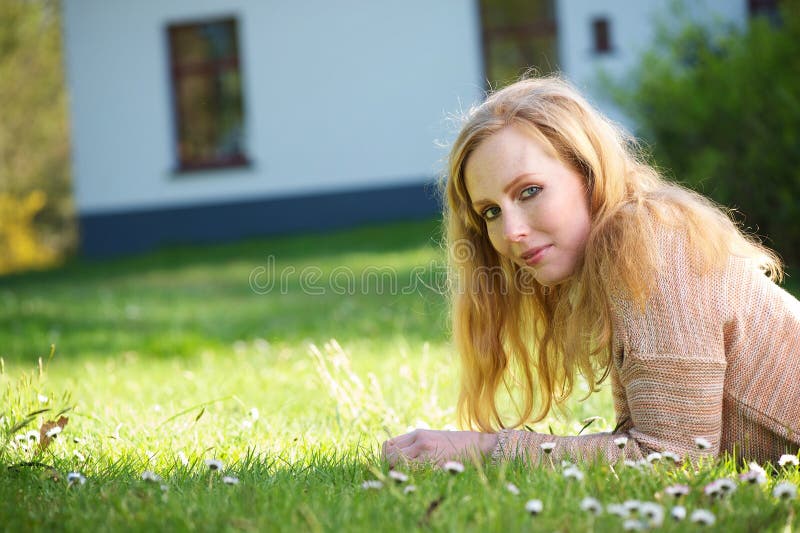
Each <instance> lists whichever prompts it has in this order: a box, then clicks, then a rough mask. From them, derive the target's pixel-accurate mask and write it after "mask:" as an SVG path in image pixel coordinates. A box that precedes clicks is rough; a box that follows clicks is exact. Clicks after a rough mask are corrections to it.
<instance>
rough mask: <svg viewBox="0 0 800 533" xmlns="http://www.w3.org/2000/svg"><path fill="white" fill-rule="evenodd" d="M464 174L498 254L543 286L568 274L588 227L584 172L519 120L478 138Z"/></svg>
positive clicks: (581, 250)
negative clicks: (559, 156)
mask: <svg viewBox="0 0 800 533" xmlns="http://www.w3.org/2000/svg"><path fill="white" fill-rule="evenodd" d="M464 174H465V176H464V177H465V181H466V186H467V191H468V192H469V196H470V198H471V200H472V208H473V209H474V210H475V212H476V213H478V215H480V216H481V217H482V218H483V219H484V220H485V221H486V230H487V232H488V234H489V240H490V241H491V243H492V246H493V247H494V249H495V250H497V252H498V253H499V254H501V255H502V256H504V257H506V258H508V259H509V260H511V261H512V262H514V263H516V264H517V265H519V266H521V267H523V268H526V269H530V270H531V272H532V274H533V276H534V277H535V278H536V280H537V281H538V282H539V283H541V284H542V285H545V286H553V285H557V284H559V283H561V282H563V281H565V280H567V279H568V278H569V277H570V276H572V274H573V273H574V272H575V270H576V268H577V267H578V265H579V263H580V262H581V261H582V259H583V254H584V250H585V248H586V240H587V238H588V236H589V229H590V216H589V205H588V203H589V202H588V194H587V191H586V183H585V180H584V178H583V177H581V176H580V175H579V174H578V173H577V172H575V171H574V170H573V169H571V168H570V167H568V166H566V165H564V164H563V163H561V162H560V161H559V160H558V159H554V158H552V157H550V156H549V155H548V154H547V153H546V152H545V151H544V150H543V149H542V148H541V146H540V145H539V143H538V142H537V141H536V140H534V137H533V136H532V135H531V134H530V133H529V132H527V131H526V130H525V129H524V128H523V127H521V126H517V125H511V126H508V127H506V128H504V129H502V130H500V131H499V132H497V133H495V134H494V135H492V136H491V137H489V138H487V139H486V140H484V141H483V142H481V144H479V145H478V147H477V148H476V149H475V151H473V152H472V154H471V155H470V156H469V158H468V159H467V164H466V167H465V169H464Z"/></svg>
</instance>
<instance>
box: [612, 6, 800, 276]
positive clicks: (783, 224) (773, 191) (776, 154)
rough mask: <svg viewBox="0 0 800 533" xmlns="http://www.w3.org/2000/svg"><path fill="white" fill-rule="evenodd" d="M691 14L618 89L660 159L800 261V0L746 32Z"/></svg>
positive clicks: (665, 32) (668, 29) (670, 28)
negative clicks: (707, 22)
mask: <svg viewBox="0 0 800 533" xmlns="http://www.w3.org/2000/svg"><path fill="white" fill-rule="evenodd" d="M681 16H682V15H681V12H677V13H676V14H674V15H673V16H672V17H671V18H670V20H669V24H664V25H663V26H662V28H661V30H660V37H659V38H658V40H657V44H656V45H655V47H654V48H653V49H652V50H650V51H649V52H647V53H646V54H645V55H644V56H643V57H642V59H641V61H640V62H639V65H638V67H637V68H636V69H635V70H634V72H633V74H632V76H631V77H630V79H628V80H626V81H625V82H622V83H619V84H615V83H613V82H612V83H611V85H612V89H611V92H612V94H613V96H614V98H615V100H616V101H617V102H618V104H619V105H620V106H622V107H623V109H625V110H626V111H627V113H628V114H629V115H630V116H631V118H633V119H634V122H635V123H636V124H637V126H638V132H637V133H638V135H639V136H640V137H642V138H644V139H645V140H646V142H648V143H649V144H650V147H651V150H652V155H653V158H654V160H655V161H656V162H657V163H658V165H660V166H661V167H662V168H666V169H669V171H670V172H671V173H673V174H674V176H676V177H677V178H678V179H679V180H680V181H682V182H684V183H685V184H686V185H688V186H690V187H692V188H694V189H696V190H699V191H700V192H702V193H704V194H707V195H708V196H710V197H712V198H713V199H715V200H716V201H717V202H719V203H721V204H723V205H726V206H729V207H733V208H735V209H736V210H737V211H739V212H740V213H741V216H742V218H743V223H744V225H745V226H746V227H748V228H750V229H751V230H752V231H754V232H756V233H757V234H759V235H760V236H762V237H764V238H765V240H766V243H767V244H768V245H770V246H771V247H773V248H774V249H775V250H776V251H778V253H780V254H781V255H782V256H783V258H784V260H785V261H786V262H787V263H789V264H790V265H792V266H800V201H798V198H800V0H784V2H782V4H781V11H780V16H778V17H765V16H757V17H755V18H753V19H751V20H750V21H749V24H748V25H747V27H746V28H744V29H741V28H735V27H724V26H722V27H721V26H719V25H701V24H698V23H696V22H694V21H691V20H679V19H680V18H681ZM684 18H685V17H684Z"/></svg>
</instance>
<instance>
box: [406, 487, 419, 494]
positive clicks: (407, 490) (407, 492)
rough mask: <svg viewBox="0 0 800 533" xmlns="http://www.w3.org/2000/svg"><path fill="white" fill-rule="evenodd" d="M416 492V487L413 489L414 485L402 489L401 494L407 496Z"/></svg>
mask: <svg viewBox="0 0 800 533" xmlns="http://www.w3.org/2000/svg"><path fill="white" fill-rule="evenodd" d="M416 491H417V487H415V486H414V485H406V487H405V488H404V489H403V494H409V493H411V492H416Z"/></svg>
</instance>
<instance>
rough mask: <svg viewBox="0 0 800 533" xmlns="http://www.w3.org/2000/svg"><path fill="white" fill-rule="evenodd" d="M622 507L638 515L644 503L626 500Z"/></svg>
mask: <svg viewBox="0 0 800 533" xmlns="http://www.w3.org/2000/svg"><path fill="white" fill-rule="evenodd" d="M622 505H623V506H624V507H625V509H627V510H628V512H629V513H638V512H639V508H640V507H641V506H642V502H640V501H639V500H625V502H623V504H622Z"/></svg>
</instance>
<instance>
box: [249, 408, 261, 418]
mask: <svg viewBox="0 0 800 533" xmlns="http://www.w3.org/2000/svg"><path fill="white" fill-rule="evenodd" d="M247 414H248V415H249V416H250V418H252V419H253V420H258V417H259V412H258V407H251V408H250V410H249V411H247Z"/></svg>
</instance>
